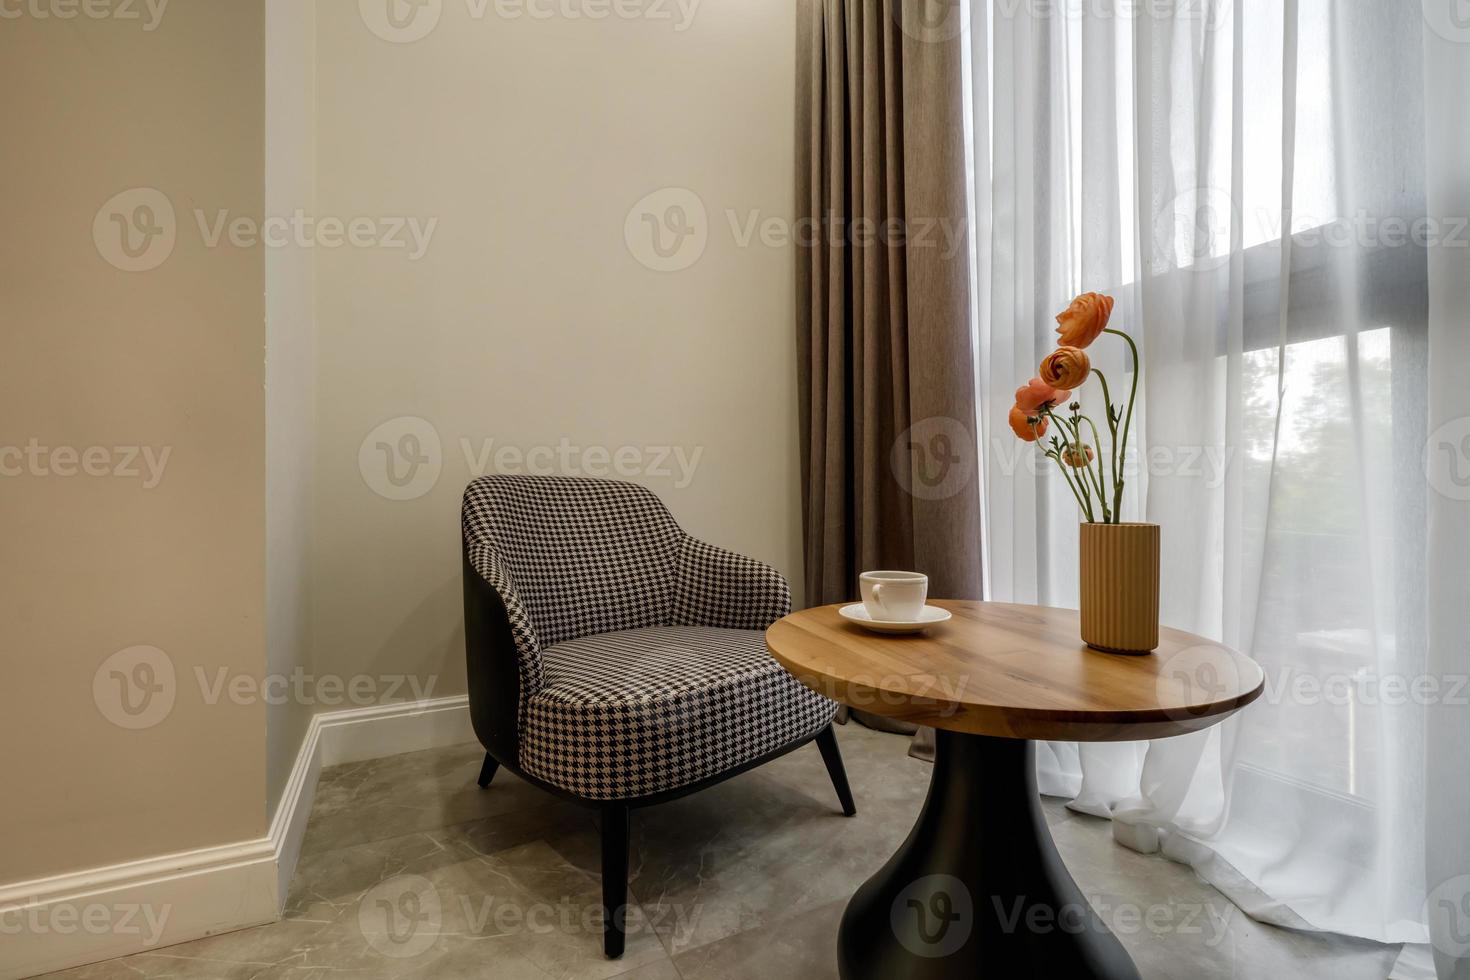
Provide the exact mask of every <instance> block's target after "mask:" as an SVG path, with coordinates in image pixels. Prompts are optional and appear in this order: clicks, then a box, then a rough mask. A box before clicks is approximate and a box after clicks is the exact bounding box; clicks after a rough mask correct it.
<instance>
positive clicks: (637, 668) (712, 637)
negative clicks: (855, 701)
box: [521, 626, 837, 800]
mask: <svg viewBox="0 0 1470 980" xmlns="http://www.w3.org/2000/svg"><path fill="white" fill-rule="evenodd" d="M544 657H545V660H546V684H545V686H544V687H542V688H541V690H540V691H539V692H537V693H536V695H535V696H534V697H532V698H531V699H530V702H529V704H528V706H527V725H526V732H525V736H524V740H523V741H522V745H521V765H522V766H523V767H524V768H525V770H526V771H527V772H529V773H531V774H532V775H534V776H538V777H540V778H541V779H544V780H546V781H547V782H548V783H551V784H552V785H554V786H560V787H562V788H563V789H567V790H570V791H571V792H573V793H576V794H578V795H579V796H584V797H587V798H588V799H594V800H611V799H630V798H634V797H639V796H647V795H650V794H653V793H659V792H662V791H664V790H668V789H674V788H677V787H679V786H687V785H689V784H690V783H694V782H698V781H699V780H701V779H705V778H707V777H709V776H714V775H717V774H719V773H722V772H725V771H727V770H730V769H733V768H736V767H737V766H739V765H741V764H743V763H746V762H749V761H751V760H753V759H758V758H760V757H761V756H763V755H766V754H768V753H770V752H774V751H775V750H776V749H779V748H780V747H781V746H783V745H787V744H789V743H790V742H793V741H795V740H797V739H800V738H805V737H810V736H812V735H815V734H816V733H817V732H819V731H821V730H822V729H823V728H825V727H826V726H827V725H828V723H830V722H831V721H832V715H833V714H834V713H835V712H836V710H837V706H836V705H834V704H833V703H832V702H831V701H828V700H827V699H826V698H824V697H822V696H821V695H819V694H816V693H814V692H812V691H809V690H808V689H806V688H805V687H802V686H801V684H799V683H798V682H797V681H796V680H795V678H793V677H792V676H791V675H790V674H788V673H786V671H784V670H783V669H781V665H780V664H778V663H776V661H775V660H774V659H772V658H771V655H770V654H769V653H767V652H766V644H765V639H764V636H763V634H762V633H760V632H759V631H756V630H744V629H714V628H709V627H700V626H668V627H659V628H655V629H641V630H625V631H623V632H619V633H603V634H599V635H596V636H588V637H583V638H582V639H579V640H572V641H570V642H568V643H563V644H560V645H559V646H555V647H552V648H550V649H548V650H546V651H544Z"/></svg>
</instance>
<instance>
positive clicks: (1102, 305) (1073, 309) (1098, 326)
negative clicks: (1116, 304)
mask: <svg viewBox="0 0 1470 980" xmlns="http://www.w3.org/2000/svg"><path fill="white" fill-rule="evenodd" d="M1112 315H1113V297H1111V296H1105V295H1103V294H1102V293H1083V294H1082V295H1081V296H1078V297H1077V298H1076V299H1074V300H1072V305H1071V306H1069V307H1067V308H1066V309H1065V310H1063V311H1062V312H1061V313H1058V314H1057V336H1058V337H1059V338H1060V343H1061V344H1062V345H1063V346H1064V347H1079V348H1080V347H1086V346H1087V345H1089V344H1091V343H1092V342H1093V341H1094V340H1096V339H1097V338H1098V335H1099V334H1101V333H1102V332H1103V330H1104V329H1106V327H1107V325H1108V318H1109V317H1111V316H1112Z"/></svg>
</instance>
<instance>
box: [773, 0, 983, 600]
mask: <svg viewBox="0 0 1470 980" xmlns="http://www.w3.org/2000/svg"><path fill="white" fill-rule="evenodd" d="M951 8H953V9H951ZM958 8H959V5H958V4H952V3H946V2H942V0H910V2H905V3H902V4H900V3H899V2H897V0H799V2H798V4H797V17H798V37H797V45H798V47H797V59H798V67H797V105H796V116H797V140H796V141H797V176H796V183H797V218H798V221H799V223H800V224H801V225H802V226H803V227H804V230H805V231H808V232H810V234H803V235H801V236H799V240H800V241H801V247H799V248H798V250H797V345H798V350H799V356H800V367H799V371H800V375H799V376H800V385H801V455H802V471H803V477H804V480H803V484H802V505H803V512H804V518H805V558H806V597H807V601H808V602H809V603H810V604H812V605H817V604H820V603H827V602H840V601H843V600H848V599H851V598H853V597H854V595H855V594H856V588H857V575H858V573H859V572H861V571H863V570H866V569H875V568H906V569H916V570H918V571H923V572H926V573H927V574H928V575H929V576H930V580H931V581H930V585H931V595H934V596H936V597H944V598H979V597H980V500H979V493H978V479H977V476H976V472H977V465H976V445H977V444H976V441H975V400H974V390H975V384H974V362H973V351H972V346H971V342H970V326H969V324H970V315H969V296H968V290H969V275H968V258H967V228H966V224H965V215H966V207H965V147H964V126H963V118H964V116H963V87H962V83H963V78H962V65H961V58H962V51H961V47H960V34H959V31H958V26H959V23H958ZM950 20H953V21H954V24H953V25H951V24H950V23H949V22H950ZM951 26H953V27H954V28H955V29H954V30H951V29H950V28H951Z"/></svg>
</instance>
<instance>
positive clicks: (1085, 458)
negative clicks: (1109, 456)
mask: <svg viewBox="0 0 1470 980" xmlns="http://www.w3.org/2000/svg"><path fill="white" fill-rule="evenodd" d="M1096 458H1097V457H1095V456H1094V455H1093V453H1092V447H1091V446H1089V445H1088V444H1087V443H1085V442H1084V443H1083V444H1082V445H1081V446H1070V447H1068V448H1066V449H1063V450H1062V462H1064V463H1066V464H1067V465H1068V466H1070V467H1072V469H1074V470H1080V469H1082V467H1084V466H1087V465H1088V464H1090V463H1091V462H1092V461H1093V460H1094V459H1096Z"/></svg>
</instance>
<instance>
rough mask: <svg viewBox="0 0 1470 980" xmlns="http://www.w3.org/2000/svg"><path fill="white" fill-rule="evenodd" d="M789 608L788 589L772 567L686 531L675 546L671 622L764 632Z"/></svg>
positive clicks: (778, 573) (789, 593) (784, 580)
mask: <svg viewBox="0 0 1470 980" xmlns="http://www.w3.org/2000/svg"><path fill="white" fill-rule="evenodd" d="M789 612H791V589H790V587H789V586H787V584H786V578H785V577H784V576H783V575H782V574H781V573H780V572H778V571H776V570H775V569H774V568H772V567H771V566H770V565H767V564H765V563H764V562H759V561H756V560H755V559H754V558H747V557H746V556H744V555H738V554H736V553H735V552H733V551H726V550H725V549H724V548H717V547H715V546H714V545H712V544H706V543H705V542H703V541H700V540H699V539H698V538H694V537H691V536H689V535H687V534H686V535H685V536H684V540H683V541H682V542H681V543H680V545H679V555H678V559H677V564H676V568H675V579H674V608H673V615H672V620H673V625H675V626H715V627H723V628H725V629H744V630H763V629H765V628H766V627H767V626H770V625H771V624H772V623H774V622H775V621H776V620H778V619H780V618H781V617H782V616H785V615H786V614H788V613H789Z"/></svg>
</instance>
